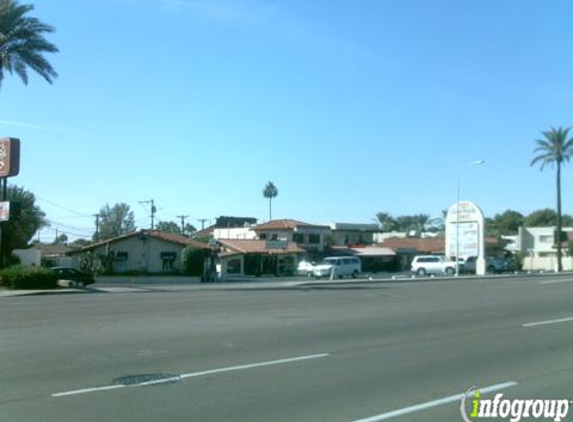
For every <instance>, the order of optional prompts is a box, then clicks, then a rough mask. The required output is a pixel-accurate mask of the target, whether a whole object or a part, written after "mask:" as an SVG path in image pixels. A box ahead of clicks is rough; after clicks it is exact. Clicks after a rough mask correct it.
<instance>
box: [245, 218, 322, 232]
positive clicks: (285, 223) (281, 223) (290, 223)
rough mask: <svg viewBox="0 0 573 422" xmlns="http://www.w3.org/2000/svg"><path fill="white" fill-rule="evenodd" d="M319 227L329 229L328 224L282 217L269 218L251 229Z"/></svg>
mask: <svg viewBox="0 0 573 422" xmlns="http://www.w3.org/2000/svg"><path fill="white" fill-rule="evenodd" d="M300 226H305V227H321V228H325V229H330V227H329V226H319V225H316V224H309V223H304V222H302V221H297V220H290V219H282V220H271V221H267V222H266V223H263V224H259V225H257V226H254V227H253V230H294V229H295V228H297V227H300Z"/></svg>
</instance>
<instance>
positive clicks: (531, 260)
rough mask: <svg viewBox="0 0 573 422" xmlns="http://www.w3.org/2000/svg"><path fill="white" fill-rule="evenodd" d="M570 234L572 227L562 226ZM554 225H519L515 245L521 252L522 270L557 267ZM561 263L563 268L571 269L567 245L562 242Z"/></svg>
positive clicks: (550, 269) (571, 264)
mask: <svg viewBox="0 0 573 422" xmlns="http://www.w3.org/2000/svg"><path fill="white" fill-rule="evenodd" d="M563 231H564V232H566V233H568V234H571V233H572V232H573V228H571V227H564V228H563ZM555 232H556V227H555V226H553V227H520V228H519V234H518V237H517V246H518V249H519V251H521V253H522V254H523V256H524V258H523V269H524V270H535V271H537V270H545V271H554V270H556V269H557V247H556V244H555ZM562 256H563V258H562V264H563V269H564V270H566V271H567V270H573V258H572V257H570V256H568V250H567V246H566V245H565V244H563V249H562Z"/></svg>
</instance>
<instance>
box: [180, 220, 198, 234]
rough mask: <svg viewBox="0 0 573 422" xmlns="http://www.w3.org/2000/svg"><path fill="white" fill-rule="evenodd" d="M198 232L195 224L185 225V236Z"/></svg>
mask: <svg viewBox="0 0 573 422" xmlns="http://www.w3.org/2000/svg"><path fill="white" fill-rule="evenodd" d="M196 231H197V229H196V228H195V226H194V225H193V224H189V223H187V224H185V227H184V230H183V234H184V235H186V236H190V235H191V234H192V233H195V232H196Z"/></svg>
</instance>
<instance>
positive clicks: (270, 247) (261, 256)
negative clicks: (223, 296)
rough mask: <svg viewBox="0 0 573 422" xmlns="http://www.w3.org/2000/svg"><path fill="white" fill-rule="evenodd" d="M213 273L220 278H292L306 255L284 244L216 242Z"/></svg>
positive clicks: (292, 245)
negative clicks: (216, 268)
mask: <svg viewBox="0 0 573 422" xmlns="http://www.w3.org/2000/svg"><path fill="white" fill-rule="evenodd" d="M217 243H218V245H219V247H220V250H219V253H218V260H217V267H218V270H217V272H218V273H219V276H220V277H221V278H223V279H224V278H227V277H237V276H239V277H240V276H258V275H277V276H283V275H293V274H294V273H295V271H296V266H297V264H298V262H299V258H300V257H301V256H303V255H305V254H306V251H305V250H304V249H303V248H301V247H300V246H298V245H297V244H296V243H294V242H292V241H288V240H260V239H219V240H218V241H217Z"/></svg>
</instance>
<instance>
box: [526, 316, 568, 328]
mask: <svg viewBox="0 0 573 422" xmlns="http://www.w3.org/2000/svg"><path fill="white" fill-rule="evenodd" d="M570 321H573V317H569V318H560V319H551V320H549V321H539V322H528V323H527V324H523V325H522V326H523V327H525V328H530V327H539V326H540V325H548V324H557V323H560V322H570Z"/></svg>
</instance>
